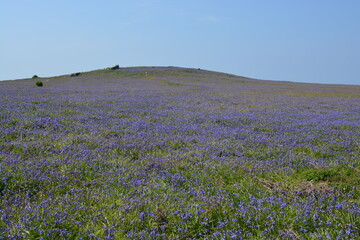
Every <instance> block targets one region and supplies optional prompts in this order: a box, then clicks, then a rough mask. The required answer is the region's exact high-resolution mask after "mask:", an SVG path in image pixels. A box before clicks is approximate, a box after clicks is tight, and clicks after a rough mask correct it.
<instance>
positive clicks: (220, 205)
mask: <svg viewBox="0 0 360 240" xmlns="http://www.w3.org/2000/svg"><path fill="white" fill-rule="evenodd" d="M41 81H43V83H44V87H36V86H35V83H34V80H29V79H28V80H18V81H4V82H0V239H336V238H339V239H358V238H360V226H359V222H360V206H359V203H360V193H359V187H360V177H359V176H360V166H359V154H360V145H359V144H360V87H359V86H341V85H337V86H336V85H319V84H300V83H290V82H273V81H259V80H253V79H247V78H242V77H237V76H233V75H227V74H222V73H215V72H208V71H203V70H200V69H182V68H121V69H119V70H98V71H93V72H88V73H82V74H81V75H80V76H78V77H70V76H60V77H54V78H45V79H41Z"/></svg>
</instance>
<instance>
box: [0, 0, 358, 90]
mask: <svg viewBox="0 0 360 240" xmlns="http://www.w3.org/2000/svg"><path fill="white" fill-rule="evenodd" d="M0 29H1V37H0V80H8V79H18V78H28V77H32V75H34V74H37V75H39V76H54V75H62V74H68V73H72V72H80V71H88V70H95V69H100V68H105V67H109V66H113V65H116V64H119V65H120V66H124V67H125V66H179V67H193V68H203V69H208V70H214V71H221V72H227V73H232V74H236V75H241V76H247V77H254V78H261V79H269V80H287V81H297V82H318V83H344V84H360V1H359V0H342V1H341V0H301V1H300V0H299V1H290V0H221V1H220V0H213V1H212V0H118V1H116V0H101V1H100V0H57V1H49V0H0Z"/></svg>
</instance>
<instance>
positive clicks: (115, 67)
mask: <svg viewBox="0 0 360 240" xmlns="http://www.w3.org/2000/svg"><path fill="white" fill-rule="evenodd" d="M110 69H111V70H116V69H120V67H119V65H115V66H113V67H111V68H110Z"/></svg>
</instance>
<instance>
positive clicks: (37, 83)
mask: <svg viewBox="0 0 360 240" xmlns="http://www.w3.org/2000/svg"><path fill="white" fill-rule="evenodd" d="M35 84H36V86H38V87H42V86H44V84H43V82H41V81H37V82H36V83H35Z"/></svg>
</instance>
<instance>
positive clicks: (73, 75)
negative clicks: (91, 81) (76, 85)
mask: <svg viewBox="0 0 360 240" xmlns="http://www.w3.org/2000/svg"><path fill="white" fill-rule="evenodd" d="M80 74H81V73H79V72H77V73H72V74H71V75H70V77H78V76H80Z"/></svg>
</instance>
